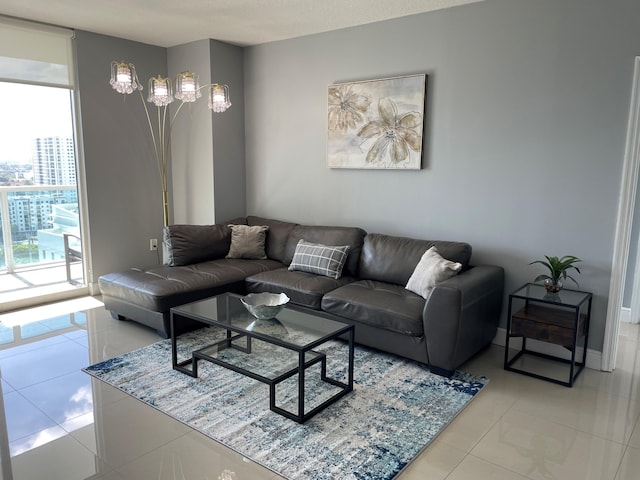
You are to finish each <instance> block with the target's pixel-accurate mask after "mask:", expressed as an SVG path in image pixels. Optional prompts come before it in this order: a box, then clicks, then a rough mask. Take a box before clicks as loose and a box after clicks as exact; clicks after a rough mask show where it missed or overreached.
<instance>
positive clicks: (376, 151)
mask: <svg viewBox="0 0 640 480" xmlns="http://www.w3.org/2000/svg"><path fill="white" fill-rule="evenodd" d="M426 82H427V76H426V75H424V74H421V75H409V76H404V77H394V78H384V79H380V80H367V81H362V82H352V83H337V84H334V85H329V104H328V137H327V164H328V166H329V168H373V169H407V170H419V169H420V168H421V164H422V143H423V132H424V106H425V91H426Z"/></svg>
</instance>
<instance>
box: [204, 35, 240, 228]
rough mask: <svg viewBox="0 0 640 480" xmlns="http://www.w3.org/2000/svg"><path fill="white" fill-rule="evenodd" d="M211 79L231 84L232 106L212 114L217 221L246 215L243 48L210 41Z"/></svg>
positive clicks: (215, 81)
mask: <svg viewBox="0 0 640 480" xmlns="http://www.w3.org/2000/svg"><path fill="white" fill-rule="evenodd" d="M210 48H211V80H212V82H214V83H221V84H223V85H225V84H226V85H229V90H230V97H231V103H232V105H231V107H230V108H229V109H228V110H227V111H226V112H224V113H213V131H212V138H213V160H214V164H215V166H214V192H215V217H214V218H215V221H216V222H224V221H226V220H230V219H232V218H236V217H239V216H243V215H246V214H247V204H246V190H245V150H244V142H245V137H244V122H245V114H244V94H243V92H244V49H243V48H240V47H236V46H234V45H229V44H226V43H222V42H218V41H215V40H210Z"/></svg>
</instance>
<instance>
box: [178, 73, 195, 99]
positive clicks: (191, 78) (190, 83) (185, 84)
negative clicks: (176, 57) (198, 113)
mask: <svg viewBox="0 0 640 480" xmlns="http://www.w3.org/2000/svg"><path fill="white" fill-rule="evenodd" d="M201 96H202V94H201V93H200V81H199V78H198V74H197V73H192V72H182V73H179V74H178V76H177V77H176V93H175V97H176V98H177V99H178V100H182V101H183V102H187V103H192V102H195V101H196V100H197V99H198V98H200V97H201Z"/></svg>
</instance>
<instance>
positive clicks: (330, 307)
mask: <svg viewBox="0 0 640 480" xmlns="http://www.w3.org/2000/svg"><path fill="white" fill-rule="evenodd" d="M424 304H425V300H424V298H422V297H421V296H419V295H416V294H415V293H413V292H410V291H409V290H407V289H405V288H404V286H400V285H393V284H390V283H385V282H378V281H375V280H359V281H357V282H353V283H350V284H349V285H345V286H344V287H340V288H338V289H336V290H333V291H331V292H329V293H327V294H326V295H325V296H324V298H323V299H322V310H324V311H325V312H328V313H332V314H334V315H338V316H339V317H344V318H348V319H350V320H354V321H356V322H360V323H364V324H366V325H370V326H373V327H379V328H382V329H384V330H389V331H392V332H396V333H401V334H403V335H408V336H413V337H421V336H423V335H424V326H423V323H422V311H423V309H424Z"/></svg>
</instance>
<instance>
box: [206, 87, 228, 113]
mask: <svg viewBox="0 0 640 480" xmlns="http://www.w3.org/2000/svg"><path fill="white" fill-rule="evenodd" d="M230 106H231V99H230V98H229V86H228V85H220V84H218V83H214V84H213V85H211V88H210V89H209V108H210V109H211V110H213V111H214V112H216V113H222V112H224V111H226V110H227V109H228V108H229V107H230Z"/></svg>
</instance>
